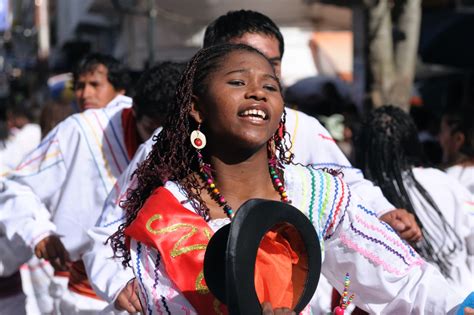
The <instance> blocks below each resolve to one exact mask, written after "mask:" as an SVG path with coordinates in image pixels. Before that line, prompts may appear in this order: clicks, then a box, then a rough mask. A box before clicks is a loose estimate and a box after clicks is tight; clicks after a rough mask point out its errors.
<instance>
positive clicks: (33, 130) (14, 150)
mask: <svg viewBox="0 0 474 315" xmlns="http://www.w3.org/2000/svg"><path fill="white" fill-rule="evenodd" d="M40 141H41V129H40V126H39V125H38V124H26V125H24V126H23V128H21V129H18V128H14V129H13V130H11V132H10V136H9V137H8V138H7V139H6V140H5V141H4V145H0V176H6V175H7V173H8V172H9V171H10V170H13V169H15V167H16V166H17V165H18V164H19V163H20V162H21V161H22V160H23V158H24V157H25V156H26V155H27V154H28V153H30V152H31V151H33V150H34V149H35V148H36V146H37V145H38V144H39V143H40Z"/></svg>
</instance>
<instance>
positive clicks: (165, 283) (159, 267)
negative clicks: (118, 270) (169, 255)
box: [130, 239, 197, 315]
mask: <svg viewBox="0 0 474 315" xmlns="http://www.w3.org/2000/svg"><path fill="white" fill-rule="evenodd" d="M130 254H131V257H132V260H131V264H132V267H133V270H134V272H135V276H136V278H137V280H138V284H139V286H138V289H139V292H140V294H139V296H140V301H141V303H142V305H143V307H144V308H145V309H147V310H148V312H147V314H151V315H155V314H183V315H184V314H187V315H196V314H197V313H196V311H195V309H194V308H193V307H192V305H191V304H190V303H189V302H188V300H187V299H186V298H185V297H184V295H183V294H182V293H181V292H180V291H179V289H178V288H176V287H175V285H174V284H173V283H172V282H171V281H170V279H169V277H168V275H167V274H166V271H165V269H164V266H163V264H162V263H160V262H161V259H160V255H159V253H158V251H157V250H156V249H154V248H152V247H148V246H146V245H144V244H142V243H139V242H136V241H135V240H133V239H132V242H131V246H130Z"/></svg>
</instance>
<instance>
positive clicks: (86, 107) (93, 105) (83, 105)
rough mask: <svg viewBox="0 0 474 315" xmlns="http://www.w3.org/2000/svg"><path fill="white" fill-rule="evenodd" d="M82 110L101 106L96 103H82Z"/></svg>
mask: <svg viewBox="0 0 474 315" xmlns="http://www.w3.org/2000/svg"><path fill="white" fill-rule="evenodd" d="M81 108H82V111H85V110H88V109H95V108H99V106H97V105H96V104H94V103H85V104H82V107H81Z"/></svg>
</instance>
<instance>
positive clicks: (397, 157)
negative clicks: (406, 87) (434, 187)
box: [356, 106, 462, 277]
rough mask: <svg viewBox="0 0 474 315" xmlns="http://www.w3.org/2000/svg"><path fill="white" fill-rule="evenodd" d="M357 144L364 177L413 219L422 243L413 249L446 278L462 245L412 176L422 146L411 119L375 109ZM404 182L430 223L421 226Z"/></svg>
mask: <svg viewBox="0 0 474 315" xmlns="http://www.w3.org/2000/svg"><path fill="white" fill-rule="evenodd" d="M357 144H358V145H357V149H356V164H357V166H358V167H359V168H360V169H362V171H363V172H364V175H365V177H366V178H368V179H370V180H372V181H373V182H374V183H375V184H377V185H378V186H379V187H380V188H381V189H382V192H383V194H384V196H385V197H387V199H388V200H389V201H390V202H391V203H392V204H393V205H394V206H396V207H397V208H404V209H406V210H407V211H408V212H410V213H412V214H413V215H414V216H415V220H416V222H417V223H418V225H419V226H420V228H421V230H422V232H423V240H422V241H420V242H418V243H417V244H415V246H414V247H415V250H417V251H418V253H420V255H421V256H422V257H423V258H425V259H426V260H427V261H431V262H433V263H435V264H437V265H438V267H439V269H440V271H441V272H442V273H443V275H445V276H447V277H449V271H450V268H451V263H450V261H449V258H450V256H451V255H452V254H453V253H454V252H455V251H458V250H461V249H462V243H461V240H460V238H459V236H458V235H457V234H456V232H455V231H454V229H453V228H452V227H451V226H450V224H449V223H448V222H447V221H446V219H445V218H444V216H443V214H442V212H441V210H440V209H439V207H438V205H437V204H436V203H435V201H434V200H433V198H432V197H431V195H430V194H429V193H428V192H427V191H426V189H425V188H424V187H423V186H422V185H421V184H420V183H419V182H418V181H417V180H416V178H415V176H414V174H413V171H412V168H413V167H415V166H420V165H421V157H422V147H421V144H420V142H419V140H418V136H417V129H416V126H415V123H414V122H413V120H412V119H411V117H410V116H409V115H408V114H407V113H405V112H404V111H403V110H401V109H400V108H397V107H394V106H383V107H381V108H378V109H376V110H374V111H373V112H372V113H371V114H370V115H369V117H368V118H367V119H366V121H365V122H364V125H363V126H362V128H361V131H360V134H359V136H358V139H357ZM407 183H412V184H413V185H414V187H415V188H416V190H418V192H419V193H420V194H421V196H422V197H423V199H425V201H426V202H427V203H428V204H429V205H430V206H431V207H428V208H426V211H427V212H429V213H428V214H427V215H424V217H429V218H430V220H429V221H431V222H428V221H425V223H426V224H423V222H421V221H420V219H419V216H418V215H417V213H416V210H415V207H414V206H413V203H412V201H411V200H410V196H409V194H408V192H407V189H406V185H407ZM428 227H429V228H428Z"/></svg>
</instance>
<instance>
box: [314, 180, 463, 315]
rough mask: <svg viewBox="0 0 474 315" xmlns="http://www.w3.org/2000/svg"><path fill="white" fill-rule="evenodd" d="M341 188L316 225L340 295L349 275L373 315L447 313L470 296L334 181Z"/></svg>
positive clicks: (362, 304) (330, 278)
mask: <svg viewBox="0 0 474 315" xmlns="http://www.w3.org/2000/svg"><path fill="white" fill-rule="evenodd" d="M337 185H339V189H338V190H336V191H337V192H336V193H334V192H333V191H332V192H331V194H334V195H333V198H334V200H337V202H336V203H333V205H332V206H333V207H328V208H326V209H321V210H318V211H320V213H319V216H318V217H319V220H318V221H317V222H318V223H317V224H315V226H316V229H317V231H319V234H320V235H321V237H322V238H323V239H324V242H323V248H324V256H325V257H324V260H323V268H322V272H323V274H324V276H325V277H326V278H327V279H328V281H329V282H330V283H331V284H332V285H333V286H334V287H335V288H336V289H337V290H338V291H339V292H342V289H343V282H344V276H345V274H346V273H349V274H350V278H351V284H350V288H349V291H351V292H354V293H355V299H354V303H355V304H356V305H357V306H358V307H360V308H362V309H363V310H365V311H368V312H369V313H371V314H446V313H447V312H449V311H452V310H453V309H455V308H456V307H457V305H459V304H460V303H461V302H462V301H463V299H464V297H465V296H467V295H468V294H469V292H463V293H464V295H463V294H462V293H461V294H460V293H459V292H457V291H456V288H452V287H450V286H449V284H448V283H447V281H446V280H445V278H444V277H443V276H442V275H441V273H439V271H438V270H437V269H435V268H434V267H433V266H431V265H430V264H428V263H426V262H425V261H424V260H423V259H421V258H420V256H419V255H418V254H417V253H416V252H415V251H414V250H413V249H412V248H411V247H410V246H409V245H408V244H407V243H405V242H404V241H402V240H401V239H400V238H399V237H398V236H397V234H396V233H395V232H394V231H393V229H392V228H391V227H389V226H388V225H387V224H385V223H384V222H381V221H380V220H378V219H377V217H376V215H375V213H374V212H372V211H370V210H369V209H368V208H366V207H365V206H364V205H363V204H362V203H361V201H360V200H358V198H357V197H356V196H354V195H351V193H350V190H349V189H348V187H347V186H346V185H345V184H344V183H343V182H342V181H341V180H340V179H338V178H337V177H333V178H332V184H331V186H332V187H336V186H337ZM330 200H331V198H330ZM334 205H336V206H334ZM321 211H322V213H321Z"/></svg>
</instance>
